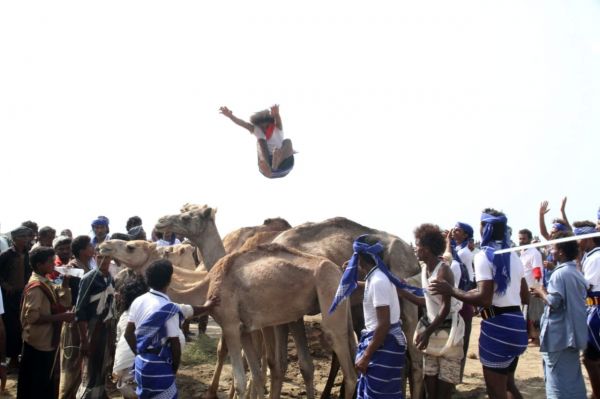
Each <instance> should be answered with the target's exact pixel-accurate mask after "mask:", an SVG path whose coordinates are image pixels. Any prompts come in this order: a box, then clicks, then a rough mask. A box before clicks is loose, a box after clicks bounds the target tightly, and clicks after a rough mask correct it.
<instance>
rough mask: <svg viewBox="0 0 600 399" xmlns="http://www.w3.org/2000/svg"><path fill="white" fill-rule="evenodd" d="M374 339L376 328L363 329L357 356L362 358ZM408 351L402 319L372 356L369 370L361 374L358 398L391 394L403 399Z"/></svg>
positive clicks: (392, 396)
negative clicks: (370, 329) (401, 325)
mask: <svg viewBox="0 0 600 399" xmlns="http://www.w3.org/2000/svg"><path fill="white" fill-rule="evenodd" d="M372 339H373V331H363V333H362V335H361V337H360V343H359V345H358V350H357V352H356V360H358V359H360V357H361V356H362V355H363V353H364V351H365V349H367V346H369V343H370V342H371V340H372ZM405 355H406V338H405V337H404V333H403V332H402V329H401V328H400V323H396V324H393V325H392V326H390V331H389V333H388V335H387V336H386V337H385V341H384V343H383V345H382V346H381V348H379V349H377V351H376V352H375V353H374V354H373V356H372V357H371V360H370V362H369V366H368V368H367V374H366V375H365V374H361V375H359V377H358V387H357V399H367V398H389V399H392V398H394V399H401V398H403V392H402V388H403V386H402V370H403V369H404V363H405Z"/></svg>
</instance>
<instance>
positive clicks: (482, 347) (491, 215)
mask: <svg viewBox="0 0 600 399" xmlns="http://www.w3.org/2000/svg"><path fill="white" fill-rule="evenodd" d="M506 223H507V218H506V216H505V215H504V214H503V213H502V212H498V211H497V210H495V209H491V208H487V209H485V210H484V211H483V214H482V215H481V252H479V253H478V254H477V255H476V256H475V278H476V280H477V289H476V290H471V291H468V292H465V291H463V290H461V289H459V288H456V287H453V286H451V285H449V284H448V283H447V282H444V281H439V280H438V281H433V282H431V284H430V287H429V290H430V292H431V293H432V294H433V295H438V294H441V295H451V296H453V297H455V298H457V299H458V300H460V301H463V302H467V303H470V304H472V305H474V306H480V307H482V308H483V310H482V311H481V316H482V319H483V321H482V322H481V334H480V336H479V359H480V361H481V364H482V366H483V376H484V379H485V384H486V388H487V394H488V397H490V398H493V399H495V398H506V397H507V393H508V392H510V393H511V394H512V395H513V396H514V397H521V393H520V392H519V390H518V388H517V387H516V385H515V377H514V375H515V370H516V368H517V363H518V360H519V356H520V355H521V354H522V353H523V352H525V349H526V348H527V326H526V322H525V319H524V317H523V314H522V313H521V306H520V305H521V304H522V303H527V301H528V300H529V292H528V289H527V283H526V282H525V278H524V272H523V264H522V263H521V261H520V260H519V257H518V256H517V255H516V254H515V253H510V252H509V253H504V254H495V253H494V252H495V251H496V250H499V249H505V248H509V243H508V234H507V225H506Z"/></svg>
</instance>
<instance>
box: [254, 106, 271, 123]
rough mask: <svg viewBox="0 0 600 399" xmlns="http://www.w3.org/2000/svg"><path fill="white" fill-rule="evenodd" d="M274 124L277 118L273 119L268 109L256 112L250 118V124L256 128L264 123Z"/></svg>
mask: <svg viewBox="0 0 600 399" xmlns="http://www.w3.org/2000/svg"><path fill="white" fill-rule="evenodd" d="M274 122H275V118H273V115H271V111H269V110H268V109H265V110H262V111H258V112H255V113H254V114H253V115H252V116H251V117H250V123H252V124H253V125H254V126H258V125H260V124H262V123H274Z"/></svg>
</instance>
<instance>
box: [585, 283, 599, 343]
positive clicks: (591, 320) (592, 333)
mask: <svg viewBox="0 0 600 399" xmlns="http://www.w3.org/2000/svg"><path fill="white" fill-rule="evenodd" d="M588 298H589V299H588V302H589V303H593V302H594V300H597V298H600V292H598V291H590V292H588ZM587 326H588V347H592V348H594V349H596V351H598V352H600V306H598V305H595V304H594V305H591V306H588V316H587Z"/></svg>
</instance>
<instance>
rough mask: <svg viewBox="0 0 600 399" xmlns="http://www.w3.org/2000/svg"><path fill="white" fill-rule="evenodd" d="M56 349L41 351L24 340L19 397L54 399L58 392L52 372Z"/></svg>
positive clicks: (18, 386)
mask: <svg viewBox="0 0 600 399" xmlns="http://www.w3.org/2000/svg"><path fill="white" fill-rule="evenodd" d="M55 360H56V350H53V351H50V352H46V351H39V350H37V349H35V348H34V347H33V346H31V345H29V344H28V343H27V342H23V354H22V357H21V365H20V367H19V380H18V382H17V399H33V398H35V399H46V398H48V399H54V397H55V395H56V393H57V390H56V388H57V386H56V379H55V378H53V376H52V375H50V373H56V372H57V371H58V370H56V369H55V368H53V367H52V366H53V365H54V361H55Z"/></svg>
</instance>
